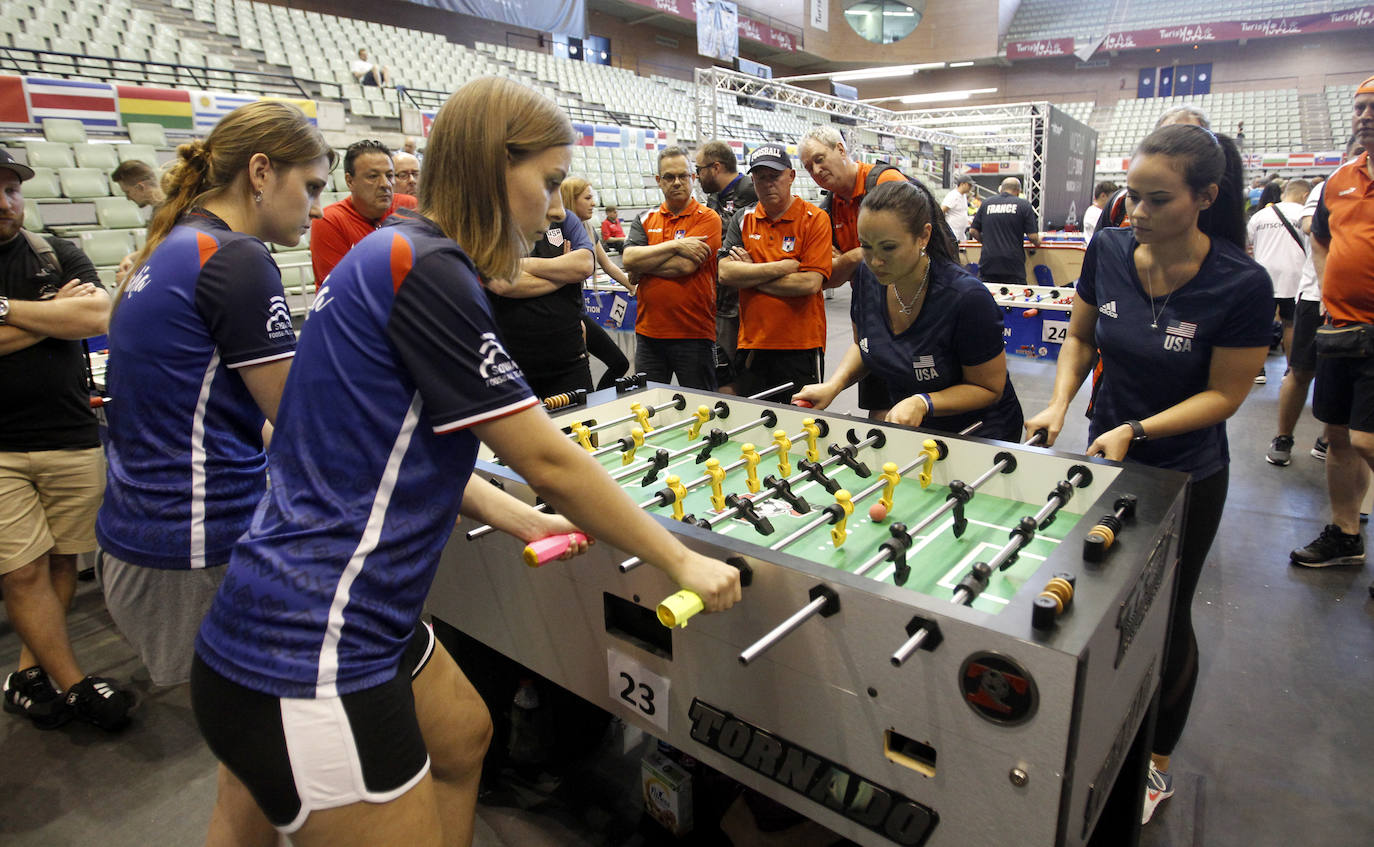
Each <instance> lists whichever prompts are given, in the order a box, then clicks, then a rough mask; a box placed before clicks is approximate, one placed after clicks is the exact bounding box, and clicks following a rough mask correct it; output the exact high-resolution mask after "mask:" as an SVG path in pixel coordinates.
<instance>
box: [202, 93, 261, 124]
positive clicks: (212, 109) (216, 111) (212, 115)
mask: <svg viewBox="0 0 1374 847" xmlns="http://www.w3.org/2000/svg"><path fill="white" fill-rule="evenodd" d="M257 99H258V98H256V97H254V96H252V95H250V94H230V93H228V92H227V91H196V92H193V93H192V94H191V111H192V113H193V114H194V115H195V129H196V131H197V132H209V131H210V130H212V129H214V128H215V124H217V123H219V119H220V118H222V117H224V116H225V115H227V114H229V113H230V112H232V111H234V110H235V109H237V108H238V107H240V106H246V105H247V104H249V103H255V102H257Z"/></svg>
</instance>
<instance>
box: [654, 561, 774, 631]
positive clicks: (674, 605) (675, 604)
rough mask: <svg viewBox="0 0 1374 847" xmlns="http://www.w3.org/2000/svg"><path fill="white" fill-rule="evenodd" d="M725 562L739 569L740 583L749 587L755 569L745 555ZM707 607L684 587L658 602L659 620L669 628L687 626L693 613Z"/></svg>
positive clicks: (692, 592) (697, 596)
mask: <svg viewBox="0 0 1374 847" xmlns="http://www.w3.org/2000/svg"><path fill="white" fill-rule="evenodd" d="M725 564H727V565H731V566H732V567H735V568H738V569H739V584H740V585H741V586H742V587H744V588H748V587H749V583H751V582H753V581H754V569H753V568H752V567H750V565H749V563H748V562H746V561H745V560H744V558H743V557H741V556H731V557H730V558H728V559H726V560H725ZM705 608H706V604H705V603H703V602H702V600H701V596H700V595H698V594H697V593H696V592H695V591H692V590H691V589H688V588H684V589H682V590H680V591H678V592H677V593H676V594H674V595H672V596H671V597H668V598H667V599H665V600H664V601H663V602H662V603H659V604H658V622H659V623H661V624H663V625H664V626H666V627H668V628H669V629H672V628H673V627H675V626H681V627H685V626H687V621H688V620H690V619H691V617H692V616H693V615H695V614H697V613H698V612H700V611H702V610H703V609H705Z"/></svg>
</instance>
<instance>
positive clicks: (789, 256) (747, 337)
mask: <svg viewBox="0 0 1374 847" xmlns="http://www.w3.org/2000/svg"><path fill="white" fill-rule="evenodd" d="M749 176H750V177H752V178H753V181H754V190H755V192H757V193H758V196H759V203H758V205H757V206H755V207H754V209H753V210H752V211H750V212H747V213H742V214H738V215H736V216H735V219H734V220H733V221H731V223H730V230H729V232H728V233H727V234H726V236H725V244H724V245H723V246H722V248H721V258H720V283H721V285H728V286H730V287H731V288H738V289H739V290H740V295H739V310H740V325H739V353H738V354H737V356H736V359H735V370H736V373H738V375H739V377H738V379H737V380H736V382H735V387H736V388H737V389H738V391H739V393H740V394H743V395H751V394H757V393H758V392H760V391H762V390H764V389H767V388H772V387H774V386H778V385H781V384H783V383H792V385H791V386H790V387H789V388H787V389H785V390H783V391H779V392H777V393H776V394H775V395H772V396H769V397H767V398H764V399H768V400H783V401H785V400H786V398H788V397H790V396H791V395H792V394H793V393H794V392H795V391H796V389H798V388H801V387H802V386H803V385H810V384H811V383H813V382H816V381H818V380H819V379H820V378H821V377H822V376H823V375H824V373H825V358H824V354H825V299H824V298H823V296H822V295H821V289H822V287H824V285H825V283H826V280H827V279H829V277H830V268H831V264H830V263H831V246H830V216H829V215H827V214H826V213H825V212H824V211H822V210H821V209H818V208H817V207H815V206H813V205H811V204H810V203H808V202H806V201H805V200H803V199H801V198H800V197H794V196H792V181H793V180H794V179H796V176H797V172H796V171H795V170H793V169H792V160H791V159H790V158H788V156H787V151H786V150H784V149H783V148H782V146H781V145H778V144H763V145H760V146H759V147H756V148H755V149H754V151H753V152H752V153H750V154H749Z"/></svg>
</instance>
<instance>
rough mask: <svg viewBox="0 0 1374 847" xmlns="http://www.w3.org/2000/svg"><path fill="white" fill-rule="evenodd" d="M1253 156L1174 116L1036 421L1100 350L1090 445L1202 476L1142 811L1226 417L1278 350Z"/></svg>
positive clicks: (1187, 687)
mask: <svg viewBox="0 0 1374 847" xmlns="http://www.w3.org/2000/svg"><path fill="white" fill-rule="evenodd" d="M1241 180H1242V173H1241V162H1240V155H1239V154H1238V153H1237V152H1236V148H1235V145H1234V144H1232V143H1231V141H1230V139H1227V138H1224V137H1219V136H1217V135H1214V134H1212V132H1211V131H1210V130H1206V129H1203V128H1201V127H1198V126H1189V125H1176V126H1165V127H1161V128H1159V129H1156V130H1155V131H1154V132H1152V133H1150V135H1148V136H1147V137H1146V138H1145V140H1144V141H1142V142H1140V145H1139V146H1138V147H1137V148H1136V151H1135V156H1134V157H1133V158H1132V160H1131V167H1130V170H1129V171H1128V172H1127V174H1126V191H1127V195H1126V197H1127V199H1126V206H1127V212H1128V214H1129V215H1130V221H1131V223H1130V227H1129V228H1118V229H1104V230H1099V231H1098V233H1097V234H1096V235H1094V236H1093V240H1092V241H1091V242H1090V243H1089V244H1088V252H1087V255H1086V256H1085V257H1084V260H1083V274H1082V277H1081V278H1080V280H1079V283H1078V291H1077V297H1076V299H1075V302H1074V308H1073V315H1072V317H1071V318H1070V320H1069V335H1068V338H1067V339H1066V340H1065V342H1064V347H1063V349H1062V350H1060V353H1059V364H1058V368H1057V370H1056V375H1055V380H1054V393H1053V396H1052V398H1051V400H1050V405H1049V407H1048V408H1046V409H1045V410H1044V411H1042V412H1040V413H1039V414H1037V415H1035V416H1033V417H1031V418H1030V419H1029V420H1027V421H1026V431H1027V432H1033V431H1035V430H1036V429H1039V428H1044V429H1047V430H1049V443H1051V444H1053V443H1054V440H1055V438H1056V437H1058V435H1059V431H1060V429H1061V428H1062V427H1063V425H1064V415H1065V413H1066V412H1067V411H1068V408H1069V403H1070V402H1071V401H1072V400H1073V397H1074V395H1075V394H1077V393H1078V389H1079V387H1080V386H1081V385H1082V384H1083V380H1084V378H1085V377H1086V376H1087V374H1088V371H1089V370H1090V369H1091V368H1092V366H1093V361H1094V359H1095V358H1096V353H1095V352H1094V351H1098V350H1100V351H1101V359H1102V378H1101V381H1100V383H1099V384H1098V389H1097V394H1096V399H1095V401H1094V403H1093V407H1092V414H1091V423H1090V425H1089V428H1088V436H1089V438H1091V439H1092V443H1091V444H1089V445H1088V453H1089V454H1093V455H1100V456H1105V457H1106V458H1108V459H1112V460H1114V461H1127V462H1140V463H1142V464H1146V465H1151V466H1153V467H1158V468H1167V469H1170V470H1177V471H1183V472H1185V473H1187V474H1189V476H1190V478H1191V481H1190V483H1189V491H1188V501H1187V502H1188V505H1187V507H1186V512H1185V514H1184V521H1183V523H1184V532H1183V538H1182V543H1181V545H1180V550H1179V557H1180V558H1179V570H1178V592H1177V599H1176V600H1175V604H1174V609H1173V616H1172V618H1171V619H1170V622H1169V628H1170V637H1169V649H1168V653H1167V654H1166V656H1165V659H1164V668H1163V681H1162V683H1161V689H1160V712H1159V723H1158V727H1157V729H1156V730H1155V746H1154V751H1153V753H1154V755H1153V757H1152V762H1151V765H1150V775H1149V786H1148V790H1147V791H1146V796H1145V801H1144V816H1143V819H1144V820H1146V821H1148V820H1149V818H1150V815H1151V814H1153V813H1154V810H1155V808H1156V807H1157V806H1158V804H1159V803H1160V802H1161V801H1163V800H1164V799H1166V798H1168V797H1169V796H1170V795H1172V794H1173V781H1172V779H1171V778H1170V777H1169V772H1168V771H1169V755H1170V754H1171V753H1172V752H1173V749H1174V746H1175V745H1176V744H1177V743H1178V740H1179V737H1180V735H1181V734H1182V733H1183V727H1184V724H1185V723H1186V721H1187V718H1188V710H1189V707H1190V705H1191V703H1192V699H1193V691H1194V688H1195V687H1196V685H1197V675H1198V647H1197V640H1196V638H1195V637H1194V634H1193V625H1192V613H1191V607H1192V602H1193V592H1194V591H1195V590H1196V588H1197V584H1198V578H1199V577H1200V576H1201V574H1202V566H1203V563H1204V562H1205V561H1206V559H1207V552H1208V550H1209V549H1210V548H1211V545H1212V539H1213V538H1214V537H1215V535H1216V531H1217V527H1218V525H1219V524H1220V522H1221V512H1222V506H1223V505H1224V504H1225V501H1226V489H1227V481H1228V478H1229V475H1228V466H1229V462H1230V456H1229V453H1228V451H1227V443H1226V423H1225V422H1226V419H1227V418H1229V417H1230V416H1231V415H1233V414H1234V413H1235V412H1236V410H1237V409H1238V408H1240V404H1241V403H1242V402H1243V401H1244V400H1245V397H1246V395H1247V394H1248V393H1249V392H1250V387H1251V385H1252V380H1253V378H1254V375H1255V372H1256V371H1258V370H1259V368H1260V366H1261V365H1262V364H1263V362H1264V357H1265V355H1266V353H1267V352H1268V349H1269V336H1270V321H1271V319H1272V317H1273V311H1274V309H1273V304H1272V303H1271V302H1270V298H1271V296H1272V293H1273V289H1272V286H1271V284H1270V281H1269V275H1268V274H1267V273H1265V271H1264V269H1263V268H1261V267H1260V266H1259V265H1257V264H1256V263H1255V262H1254V261H1252V260H1251V259H1250V258H1249V257H1247V256H1246V254H1245V218H1244V212H1243V207H1242V202H1243V201H1242V194H1241V192H1242V187H1243V186H1242V182H1241Z"/></svg>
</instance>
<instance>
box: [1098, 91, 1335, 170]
mask: <svg viewBox="0 0 1374 847" xmlns="http://www.w3.org/2000/svg"><path fill="white" fill-rule="evenodd" d="M1297 102H1298V92H1297V89H1293V88H1283V89H1273V90H1268V91H1237V92H1224V93H1220V94H1204V95H1202V96H1201V97H1150V98H1141V99H1131V100H1119V101H1117V103H1116V107H1115V109H1114V110H1113V111H1112V118H1111V124H1110V126H1108V128H1107V130H1106V131H1105V132H1103V133H1102V135H1101V137H1100V138H1099V139H1098V145H1097V151H1098V152H1097V154H1098V156H1101V157H1117V156H1128V155H1130V152H1131V150H1132V149H1134V148H1135V145H1136V143H1137V142H1138V141H1140V139H1142V138H1144V137H1145V136H1146V135H1148V134H1149V132H1150V130H1152V129H1154V126H1155V122H1156V121H1157V120H1159V116H1160V115H1161V114H1163V113H1164V112H1166V111H1168V110H1169V109H1172V108H1174V107H1175V106H1183V105H1190V106H1196V107H1198V108H1201V109H1202V110H1203V111H1204V112H1206V113H1207V115H1208V117H1209V118H1210V119H1211V121H1212V129H1214V130H1216V131H1217V132H1221V133H1225V134H1227V135H1234V134H1235V132H1236V125H1237V123H1238V122H1240V121H1244V122H1245V149H1246V150H1247V151H1249V152H1259V153H1264V152H1277V151H1283V152H1287V151H1289V150H1295V149H1299V148H1300V147H1301V146H1302V128H1301V122H1300V121H1299V118H1298V107H1297ZM1347 107H1348V101H1347ZM1347 122H1348V118H1347ZM1346 131H1347V134H1348V132H1349V129H1348V127H1347V130H1346Z"/></svg>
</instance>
